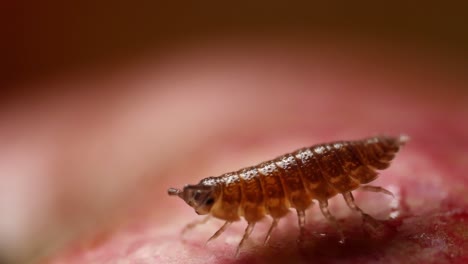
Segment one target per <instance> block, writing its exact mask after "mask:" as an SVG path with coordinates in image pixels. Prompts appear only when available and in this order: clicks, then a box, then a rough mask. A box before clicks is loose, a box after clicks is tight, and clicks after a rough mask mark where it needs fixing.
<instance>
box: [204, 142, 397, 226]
mask: <svg viewBox="0 0 468 264" xmlns="http://www.w3.org/2000/svg"><path fill="white" fill-rule="evenodd" d="M400 145H401V141H400V139H399V138H390V137H372V138H367V139H364V140H359V141H337V142H331V143H327V144H319V145H314V146H312V147H309V148H302V149H299V150H297V151H294V152H292V153H288V154H285V155H282V156H280V157H278V158H276V159H274V160H271V161H266V162H263V163H261V164H258V165H257V166H253V167H248V168H244V169H241V170H239V171H236V172H230V173H226V174H223V175H221V176H219V177H209V178H206V179H203V180H202V181H201V182H200V184H203V185H218V186H220V187H221V196H220V197H219V199H218V201H217V202H216V204H215V205H214V206H213V208H212V210H211V214H212V215H213V216H215V217H218V218H221V219H224V220H228V221H236V220H239V218H240V217H241V216H243V217H244V218H245V219H246V220H247V221H248V222H254V221H258V220H260V219H261V218H263V217H264V216H265V214H269V215H271V216H272V217H273V218H280V217H282V216H284V215H285V214H286V213H288V211H289V208H290V207H293V208H295V209H298V210H305V209H307V208H308V207H309V206H310V205H311V203H312V199H315V200H319V201H326V200H328V199H329V198H331V197H332V196H334V195H336V194H338V193H346V192H350V191H352V190H355V189H356V188H358V187H359V186H360V185H361V184H366V183H368V182H371V181H372V180H374V179H375V178H376V177H377V172H376V170H382V169H385V168H387V167H388V166H389V165H390V161H391V160H392V159H393V158H394V156H395V153H396V152H397V151H398V150H399V148H400Z"/></svg>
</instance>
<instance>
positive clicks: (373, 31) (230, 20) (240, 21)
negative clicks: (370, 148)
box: [0, 0, 468, 96]
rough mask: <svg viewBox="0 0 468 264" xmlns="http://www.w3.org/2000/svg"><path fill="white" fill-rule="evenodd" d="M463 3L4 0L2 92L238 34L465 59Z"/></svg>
mask: <svg viewBox="0 0 468 264" xmlns="http://www.w3.org/2000/svg"><path fill="white" fill-rule="evenodd" d="M464 2H465V1H460V2H453V3H449V2H443V4H442V2H438V4H436V3H430V2H424V1H421V2H418V3H416V2H411V3H407V2H406V1H402V2H394V1H391V2H388V3H375V2H370V1H369V2H367V3H360V4H357V3H355V2H354V1H349V2H347V3H345V4H343V3H335V4H326V5H324V4H323V2H322V1H303V2H294V3H293V2H287V3H286V2H283V1H255V2H251V1H242V2H239V1H235V3H234V2H232V1H183V2H181V1H168V2H163V1H154V0H149V1H65V2H63V1H51V0H48V1H4V2H3V3H2V4H1V8H0V22H1V25H2V26H1V27H2V28H3V29H2V34H1V35H2V41H1V42H2V44H0V45H1V46H3V47H2V51H1V53H2V55H1V57H2V59H1V60H2V63H1V64H2V65H3V67H2V68H3V69H0V70H1V75H0V76H1V77H0V85H2V86H3V88H4V89H3V90H4V91H5V92H6V93H4V96H5V95H20V94H23V93H24V92H25V90H24V89H19V88H17V87H20V84H25V83H26V84H31V83H33V84H34V82H35V81H37V80H44V79H49V78H54V77H55V76H59V75H60V74H65V73H67V72H73V71H81V70H86V69H90V68H91V69H92V68H95V67H107V66H109V67H110V66H111V65H115V64H117V63H119V62H125V61H128V60H131V59H133V58H138V57H142V56H145V54H147V53H148V52H150V53H151V54H153V55H156V56H158V54H164V53H165V52H168V51H170V50H173V49H174V48H177V47H180V46H184V45H189V44H193V43H197V42H203V41H207V40H208V41H209V39H211V38H220V39H222V38H223V37H231V36H236V35H248V36H268V35H278V34H290V35H294V36H298V37H301V38H308V39H312V40H313V39H314V38H315V37H317V36H332V37H333V36H343V35H345V36H349V37H352V38H364V39H369V40H372V41H378V42H383V43H395V45H400V44H403V45H406V46H410V45H413V46H414V47H416V48H417V49H421V48H425V49H427V50H426V52H428V53H433V54H439V55H441V56H446V57H447V58H450V59H451V60H456V61H458V62H461V63H463V65H465V66H466V64H465V61H466V58H467V57H468V56H467V55H468V8H467V6H468V4H465V3H464ZM458 62H457V63H458ZM2 83H3V84H2ZM6 87H10V89H8V91H6V89H5V88H6ZM15 87H16V88H15ZM26 87H29V88H27V89H26V91H27V92H29V93H33V92H34V91H35V89H34V88H32V87H34V85H33V86H31V85H26ZM42 90H43V88H41V92H43V91H42Z"/></svg>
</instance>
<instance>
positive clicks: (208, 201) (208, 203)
mask: <svg viewBox="0 0 468 264" xmlns="http://www.w3.org/2000/svg"><path fill="white" fill-rule="evenodd" d="M213 203H214V199H213V198H208V199H207V200H206V201H205V205H212V204H213Z"/></svg>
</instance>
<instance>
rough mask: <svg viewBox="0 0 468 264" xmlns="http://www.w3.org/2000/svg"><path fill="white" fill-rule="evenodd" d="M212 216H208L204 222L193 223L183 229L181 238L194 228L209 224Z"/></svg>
mask: <svg viewBox="0 0 468 264" xmlns="http://www.w3.org/2000/svg"><path fill="white" fill-rule="evenodd" d="M210 216H211V215H207V216H206V217H204V218H203V219H202V220H196V221H193V222H191V223H188V224H187V225H186V226H185V227H184V229H182V232H181V234H180V235H181V236H182V238H183V237H184V236H185V233H187V231H189V230H191V229H193V228H194V227H196V226H198V225H201V224H204V223H206V222H208V220H210Z"/></svg>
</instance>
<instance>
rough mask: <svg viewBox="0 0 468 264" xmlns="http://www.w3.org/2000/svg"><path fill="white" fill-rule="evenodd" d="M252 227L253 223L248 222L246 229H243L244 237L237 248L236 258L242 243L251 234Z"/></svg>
mask: <svg viewBox="0 0 468 264" xmlns="http://www.w3.org/2000/svg"><path fill="white" fill-rule="evenodd" d="M254 227H255V222H250V223H249V224H248V225H247V228H245V232H244V236H243V237H242V239H241V241H240V242H239V245H238V246H237V250H236V258H237V256H239V253H240V249H241V247H242V246H243V245H244V242H245V241H246V240H247V239H248V238H249V236H250V234H252V231H253V229H254Z"/></svg>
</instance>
